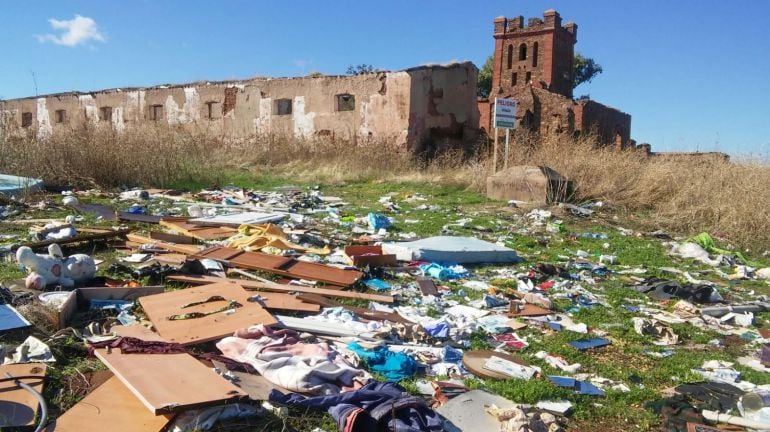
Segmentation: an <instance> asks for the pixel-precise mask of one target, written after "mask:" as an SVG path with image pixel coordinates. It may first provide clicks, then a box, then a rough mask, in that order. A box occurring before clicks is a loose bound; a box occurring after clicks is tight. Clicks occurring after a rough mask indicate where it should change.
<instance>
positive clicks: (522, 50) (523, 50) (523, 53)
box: [519, 44, 527, 61]
mask: <svg viewBox="0 0 770 432" xmlns="http://www.w3.org/2000/svg"><path fill="white" fill-rule="evenodd" d="M526 59H527V44H521V45H519V61H521V60H526Z"/></svg>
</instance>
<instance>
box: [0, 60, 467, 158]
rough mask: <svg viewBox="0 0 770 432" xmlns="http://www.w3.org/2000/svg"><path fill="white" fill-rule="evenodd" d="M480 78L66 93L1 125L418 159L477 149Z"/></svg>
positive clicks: (23, 108) (329, 79)
mask: <svg viewBox="0 0 770 432" xmlns="http://www.w3.org/2000/svg"><path fill="white" fill-rule="evenodd" d="M477 74H478V69H477V68H476V66H474V65H473V64H472V63H467V62H466V63H453V64H449V65H444V66H440V65H431V66H420V67H415V68H411V69H407V70H403V71H395V72H374V73H366V74H360V75H345V76H328V75H312V76H307V77H298V78H253V79H247V80H241V81H222V82H199V83H191V84H181V85H161V86H155V87H148V88H120V89H111V90H101V91H93V92H87V93H82V92H69V93H60V94H52V95H45V96H35V97H28V98H21V99H13V100H7V101H0V117H1V118H0V120H2V124H5V125H8V126H10V128H7V129H8V130H11V131H13V132H12V133H21V134H31V135H36V136H37V137H38V138H44V137H46V136H50V135H51V134H54V133H57V132H59V131H62V130H66V129H71V128H77V127H83V126H89V127H111V128H114V129H116V130H118V131H122V130H126V129H128V128H131V127H135V126H137V125H143V124H163V125H168V126H171V127H179V128H183V129H186V130H190V131H195V130H198V131H207V132H209V133H213V134H217V135H221V136H223V137H228V138H235V139H240V138H252V137H255V136H257V137H259V136H280V137H293V138H298V139H318V138H324V139H339V140H345V141H355V142H372V143H375V144H382V143H390V144H395V145H398V146H400V147H401V148H403V149H405V150H409V151H414V152H420V151H425V150H431V149H435V148H436V147H461V146H462V147H467V146H469V145H471V144H475V142H476V140H477V138H478V123H479V120H478V116H479V113H478V110H477V108H476V80H477ZM0 132H1V131H0Z"/></svg>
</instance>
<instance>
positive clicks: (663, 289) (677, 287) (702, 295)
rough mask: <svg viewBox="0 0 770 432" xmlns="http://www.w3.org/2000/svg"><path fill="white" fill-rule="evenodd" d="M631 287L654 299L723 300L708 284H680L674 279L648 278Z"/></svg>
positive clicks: (705, 301)
mask: <svg viewBox="0 0 770 432" xmlns="http://www.w3.org/2000/svg"><path fill="white" fill-rule="evenodd" d="M632 288H633V289H635V290H636V291H639V292H641V293H646V294H647V295H649V296H650V297H652V298H653V299H655V300H668V299H672V298H680V299H683V300H687V301H690V302H695V303H724V302H725V301H724V299H723V298H722V296H721V295H719V292H718V291H717V290H716V288H714V287H712V286H710V285H682V284H680V283H679V282H676V281H669V280H663V279H658V278H648V279H645V280H644V281H643V282H642V283H640V284H638V285H634V286H632Z"/></svg>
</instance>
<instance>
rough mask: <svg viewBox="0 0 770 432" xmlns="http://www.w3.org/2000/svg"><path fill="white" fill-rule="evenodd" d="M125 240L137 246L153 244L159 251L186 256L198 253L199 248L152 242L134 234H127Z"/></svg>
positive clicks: (147, 238)
mask: <svg viewBox="0 0 770 432" xmlns="http://www.w3.org/2000/svg"><path fill="white" fill-rule="evenodd" d="M126 238H127V239H128V240H130V241H132V242H136V243H139V244H153V245H155V246H157V247H158V248H161V249H166V250H170V251H173V252H179V253H183V254H187V255H192V254H195V253H198V252H200V250H201V248H200V247H198V246H195V245H181V244H176V243H166V242H163V241H158V240H153V239H151V238H149V237H143V236H140V235H136V234H128V235H127V236H126Z"/></svg>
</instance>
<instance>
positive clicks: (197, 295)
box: [139, 282, 277, 345]
mask: <svg viewBox="0 0 770 432" xmlns="http://www.w3.org/2000/svg"><path fill="white" fill-rule="evenodd" d="M215 295H218V296H222V297H223V298H224V299H225V301H216V302H209V303H204V304H201V305H197V306H191V307H187V308H183V307H182V306H184V305H186V304H190V303H193V302H200V301H204V300H206V299H208V298H210V297H211V296H215ZM252 295H253V294H250V293H249V292H247V291H246V290H244V289H243V287H241V286H239V285H236V284H232V283H228V282H223V283H216V284H211V285H204V286H198V287H192V288H187V289H182V290H176V291H170V292H166V293H162V294H156V295H152V296H147V297H142V298H140V299H139V303H140V304H141V305H142V308H143V309H144V312H145V313H146V314H147V317H148V318H149V319H150V321H152V323H153V325H154V326H155V329H156V330H157V331H158V334H159V335H160V336H161V337H162V338H164V339H166V340H167V341H169V342H177V343H181V344H185V345H188V344H194V343H201V342H208V341H211V340H215V339H220V338H223V337H225V336H229V335H231V334H232V333H233V332H234V331H236V330H238V329H240V328H244V327H249V326H252V325H255V324H265V325H272V324H275V323H276V322H277V321H276V320H275V318H273V316H272V315H270V313H268V312H267V311H266V310H265V309H264V308H263V307H262V306H260V305H259V303H255V302H250V301H248V299H249V297H251V296H252ZM231 300H234V301H237V302H238V303H240V304H241V305H242V306H241V307H238V308H235V309H232V310H233V311H234V312H232V313H228V312H218V313H214V314H212V315H207V316H204V317H201V318H192V319H184V320H170V319H168V318H169V317H170V316H172V315H178V314H185V313H192V312H204V313H205V312H211V311H214V310H217V309H220V308H222V307H224V306H227V304H228V302H229V301H231Z"/></svg>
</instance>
